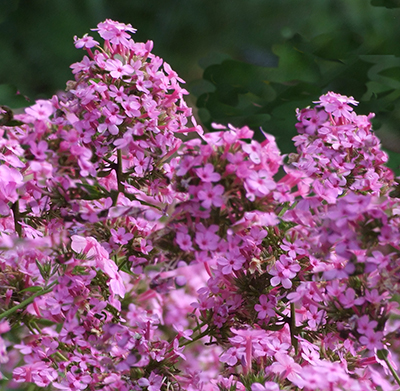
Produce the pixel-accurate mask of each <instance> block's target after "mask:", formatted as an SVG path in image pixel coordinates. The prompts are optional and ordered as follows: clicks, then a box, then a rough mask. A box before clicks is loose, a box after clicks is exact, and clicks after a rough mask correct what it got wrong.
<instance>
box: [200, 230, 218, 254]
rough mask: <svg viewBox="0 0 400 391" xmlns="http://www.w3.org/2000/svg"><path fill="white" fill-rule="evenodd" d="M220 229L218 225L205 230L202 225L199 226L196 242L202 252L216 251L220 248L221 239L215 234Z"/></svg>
mask: <svg viewBox="0 0 400 391" xmlns="http://www.w3.org/2000/svg"><path fill="white" fill-rule="evenodd" d="M218 229H219V227H218V226H217V225H211V226H210V227H208V229H207V228H205V227H204V226H203V225H202V224H199V225H198V228H197V230H198V231H197V232H196V238H195V242H196V243H197V245H198V246H199V247H200V249H201V250H211V251H214V250H216V249H217V247H218V242H219V241H220V240H221V238H220V237H219V236H218V235H216V234H215V232H217V231H218Z"/></svg>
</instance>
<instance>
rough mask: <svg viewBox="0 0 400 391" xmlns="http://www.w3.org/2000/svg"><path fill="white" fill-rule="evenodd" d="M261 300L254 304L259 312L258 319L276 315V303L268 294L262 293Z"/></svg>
mask: <svg viewBox="0 0 400 391" xmlns="http://www.w3.org/2000/svg"><path fill="white" fill-rule="evenodd" d="M259 300H260V304H256V305H255V306H254V309H255V310H256V311H257V312H258V315H257V317H258V319H265V318H266V317H267V315H268V316H274V315H275V311H274V308H275V304H276V303H274V302H271V301H269V300H268V297H267V296H266V295H261V296H260V299H259Z"/></svg>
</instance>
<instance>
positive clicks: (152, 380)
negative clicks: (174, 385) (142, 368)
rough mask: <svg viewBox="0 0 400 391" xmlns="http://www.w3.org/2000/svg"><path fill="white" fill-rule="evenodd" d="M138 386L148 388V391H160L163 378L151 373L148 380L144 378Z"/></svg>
mask: <svg viewBox="0 0 400 391" xmlns="http://www.w3.org/2000/svg"><path fill="white" fill-rule="evenodd" d="M138 384H139V386H141V387H147V390H148V391H160V390H161V386H162V384H163V378H162V377H161V376H160V375H156V374H155V373H154V372H151V374H150V376H149V378H148V379H146V378H144V377H142V378H141V379H139V380H138Z"/></svg>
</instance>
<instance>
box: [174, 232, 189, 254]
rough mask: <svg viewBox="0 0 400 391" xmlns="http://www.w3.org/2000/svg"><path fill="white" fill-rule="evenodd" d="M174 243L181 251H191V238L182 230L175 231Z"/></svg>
mask: <svg viewBox="0 0 400 391" xmlns="http://www.w3.org/2000/svg"><path fill="white" fill-rule="evenodd" d="M176 243H177V244H178V246H179V247H180V248H181V250H182V251H192V250H193V246H192V238H191V237H190V235H189V234H186V233H184V232H177V234H176Z"/></svg>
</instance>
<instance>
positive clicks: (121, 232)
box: [110, 227, 133, 245]
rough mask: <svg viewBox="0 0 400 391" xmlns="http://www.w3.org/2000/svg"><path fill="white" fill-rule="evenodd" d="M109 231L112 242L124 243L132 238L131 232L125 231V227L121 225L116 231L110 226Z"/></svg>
mask: <svg viewBox="0 0 400 391" xmlns="http://www.w3.org/2000/svg"><path fill="white" fill-rule="evenodd" d="M110 232H111V237H112V239H113V241H114V243H118V244H122V245H124V244H127V243H128V242H129V241H130V240H131V239H132V238H133V234H131V233H130V232H126V231H125V228H123V227H121V228H118V232H117V231H115V229H114V228H111V229H110Z"/></svg>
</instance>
